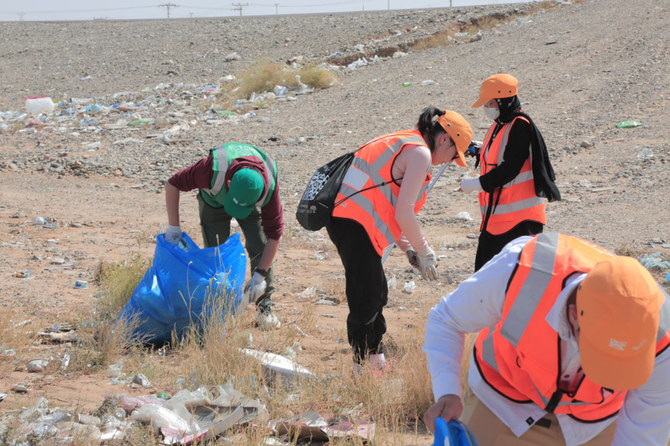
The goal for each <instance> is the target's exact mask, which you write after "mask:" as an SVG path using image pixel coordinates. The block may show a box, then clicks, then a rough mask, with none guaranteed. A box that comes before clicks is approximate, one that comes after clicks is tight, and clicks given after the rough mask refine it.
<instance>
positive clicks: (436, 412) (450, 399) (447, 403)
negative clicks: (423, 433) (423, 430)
mask: <svg viewBox="0 0 670 446" xmlns="http://www.w3.org/2000/svg"><path fill="white" fill-rule="evenodd" d="M461 415H463V401H461V397H460V396H458V395H453V394H447V395H442V396H441V397H440V399H439V400H437V402H436V403H435V404H433V405H432V406H430V407H429V408H428V410H427V411H426V413H425V414H423V422H424V423H426V427H427V428H428V430H429V431H431V432H435V420H436V419H437V418H438V417H442V418H444V421H446V422H447V423H448V422H450V421H451V420H456V419H458V418H459V417H460V416H461Z"/></svg>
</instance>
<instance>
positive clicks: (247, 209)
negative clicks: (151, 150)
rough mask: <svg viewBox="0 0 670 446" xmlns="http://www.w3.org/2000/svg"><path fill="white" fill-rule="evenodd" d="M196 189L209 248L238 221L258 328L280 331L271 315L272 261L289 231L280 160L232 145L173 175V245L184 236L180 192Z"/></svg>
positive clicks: (169, 235) (168, 195)
mask: <svg viewBox="0 0 670 446" xmlns="http://www.w3.org/2000/svg"><path fill="white" fill-rule="evenodd" d="M194 189H199V193H198V203H199V214H200V226H201V228H202V235H203V240H204V244H205V247H206V248H209V247H213V246H218V245H220V244H222V243H223V242H225V241H226V240H227V239H228V236H229V235H230V220H231V219H232V218H235V219H236V220H237V222H238V223H239V225H240V228H241V229H242V233H243V234H244V238H245V247H246V250H247V253H248V254H249V263H250V267H251V278H250V279H249V281H248V282H247V284H246V285H245V287H244V296H245V298H246V299H247V301H248V302H249V303H251V302H253V303H255V304H256V306H257V309H258V313H257V318H256V322H257V325H258V327H259V328H261V329H270V328H278V327H279V326H280V322H279V320H278V319H277V317H276V316H275V315H274V314H273V313H272V311H271V305H272V300H271V295H272V293H273V291H274V279H273V270H272V262H273V260H274V258H275V256H276V255H277V251H278V249H279V242H280V240H281V236H282V234H283V231H284V212H283V208H282V205H281V201H280V197H279V184H278V182H277V165H276V163H275V161H274V160H273V159H272V158H270V156H268V155H267V154H265V153H263V152H261V151H260V150H258V149H257V148H255V147H254V146H251V145H249V144H242V143H227V144H223V145H222V146H219V147H216V148H214V149H212V150H211V152H210V154H209V156H207V157H206V158H203V159H201V160H200V161H198V162H196V163H195V164H193V165H191V166H189V167H187V168H185V169H183V170H181V171H179V172H177V173H176V174H174V175H173V176H172V177H170V179H168V181H167V184H166V186H165V204H166V207H167V214H168V230H167V232H166V235H165V239H166V240H167V241H169V242H171V243H178V242H179V240H180V239H181V237H182V231H181V227H180V223H179V222H180V220H179V193H180V191H184V192H186V191H191V190H194Z"/></svg>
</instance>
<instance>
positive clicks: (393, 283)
mask: <svg viewBox="0 0 670 446" xmlns="http://www.w3.org/2000/svg"><path fill="white" fill-rule="evenodd" d="M386 284H387V286H388V289H389V290H395V289H396V287H397V286H398V279H396V277H395V275H393V276H391V278H390V279H389V280H388V281H387V282H386Z"/></svg>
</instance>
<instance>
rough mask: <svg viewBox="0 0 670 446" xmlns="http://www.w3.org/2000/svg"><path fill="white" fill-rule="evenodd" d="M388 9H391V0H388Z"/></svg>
mask: <svg viewBox="0 0 670 446" xmlns="http://www.w3.org/2000/svg"><path fill="white" fill-rule="evenodd" d="M449 1H451V0H449ZM386 9H387V10H388V11H390V10H391V0H388V2H386Z"/></svg>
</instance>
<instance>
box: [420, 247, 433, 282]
mask: <svg viewBox="0 0 670 446" xmlns="http://www.w3.org/2000/svg"><path fill="white" fill-rule="evenodd" d="M416 258H417V260H418V261H419V269H420V270H421V276H422V277H423V278H424V279H426V280H437V269H436V268H435V267H436V266H437V258H436V257H435V251H433V249H432V248H431V247H430V246H429V247H428V248H426V250H425V251H423V252H419V253H417V254H416Z"/></svg>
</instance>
